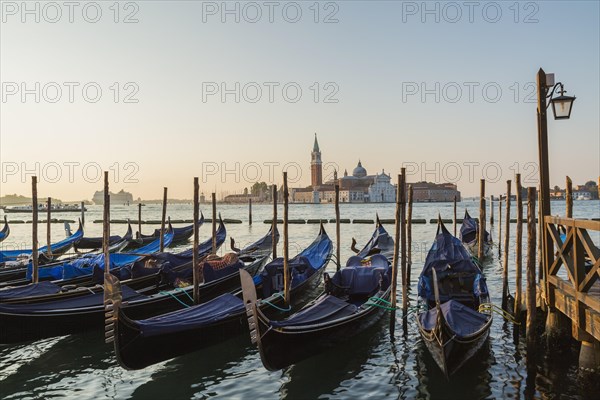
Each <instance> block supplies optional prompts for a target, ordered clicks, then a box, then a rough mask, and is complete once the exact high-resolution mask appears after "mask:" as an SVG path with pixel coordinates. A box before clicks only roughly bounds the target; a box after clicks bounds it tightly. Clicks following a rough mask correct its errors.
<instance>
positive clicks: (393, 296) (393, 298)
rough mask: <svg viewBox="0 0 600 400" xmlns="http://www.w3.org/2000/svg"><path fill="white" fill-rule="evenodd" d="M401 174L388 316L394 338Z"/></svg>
mask: <svg viewBox="0 0 600 400" xmlns="http://www.w3.org/2000/svg"><path fill="white" fill-rule="evenodd" d="M401 182H402V175H398V186H397V187H396V225H395V226H394V256H393V260H392V283H391V286H392V287H391V293H390V296H391V302H392V315H391V317H390V336H391V338H392V340H394V328H395V326H396V303H397V301H396V286H397V285H398V253H399V252H400V218H401V217H402V216H401V213H400V190H401Z"/></svg>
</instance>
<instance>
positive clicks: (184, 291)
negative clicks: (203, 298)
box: [176, 288, 194, 303]
mask: <svg viewBox="0 0 600 400" xmlns="http://www.w3.org/2000/svg"><path fill="white" fill-rule="evenodd" d="M176 289H177V290H179V291H180V292H183V294H185V295H186V296H187V298H188V299H190V301H191V302H192V303H194V299H193V298H192V296H190V294H189V293H188V291H187V290H185V288H176Z"/></svg>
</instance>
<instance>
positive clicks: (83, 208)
mask: <svg viewBox="0 0 600 400" xmlns="http://www.w3.org/2000/svg"><path fill="white" fill-rule="evenodd" d="M81 225H83V226H85V203H84V202H83V201H82V202H81Z"/></svg>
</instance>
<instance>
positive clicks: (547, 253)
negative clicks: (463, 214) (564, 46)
mask: <svg viewBox="0 0 600 400" xmlns="http://www.w3.org/2000/svg"><path fill="white" fill-rule="evenodd" d="M557 89H558V92H559V93H560V95H559V96H558V97H555V98H553V96H554V93H555V92H556V91H557ZM537 92H538V108H537V117H538V154H539V165H540V201H539V202H540V204H539V219H540V221H539V225H538V226H539V227H540V236H541V240H540V247H541V249H540V250H541V251H540V257H541V263H540V266H542V268H541V271H540V274H539V275H540V276H539V279H541V278H542V275H545V274H546V272H547V268H548V261H549V260H550V258H551V256H552V252H553V251H554V246H553V244H552V238H551V237H550V233H549V232H548V231H547V230H546V229H545V227H544V217H546V216H547V215H550V178H549V175H550V174H549V171H548V121H547V117H546V110H547V108H548V104H547V102H546V99H550V100H549V101H550V103H551V104H552V111H553V113H554V119H569V118H570V117H571V109H572V107H573V102H574V101H575V97H571V96H565V95H564V94H565V89H564V85H563V84H562V83H560V82H559V83H556V84H554V74H546V73H545V72H544V70H543V69H541V68H540V70H539V71H538V73H537ZM544 279H545V280H546V282H545V283H546V287H545V290H546V293H548V286H547V285H548V282H547V280H548V277H547V276H545V277H544ZM561 325H562V324H561V322H560V319H559V316H558V315H557V313H556V312H555V311H554V310H552V309H550V307H549V308H548V316H547V319H546V334H547V339H548V340H549V341H550V342H553V341H555V340H556V337H557V336H560V333H559V332H560V331H562V330H563V328H562V327H561Z"/></svg>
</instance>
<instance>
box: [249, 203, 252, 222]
mask: <svg viewBox="0 0 600 400" xmlns="http://www.w3.org/2000/svg"><path fill="white" fill-rule="evenodd" d="M248 225H252V199H248Z"/></svg>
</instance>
